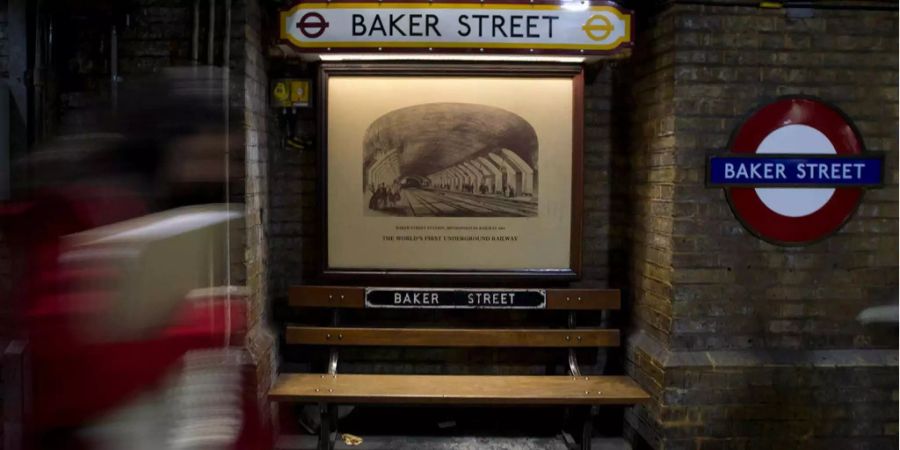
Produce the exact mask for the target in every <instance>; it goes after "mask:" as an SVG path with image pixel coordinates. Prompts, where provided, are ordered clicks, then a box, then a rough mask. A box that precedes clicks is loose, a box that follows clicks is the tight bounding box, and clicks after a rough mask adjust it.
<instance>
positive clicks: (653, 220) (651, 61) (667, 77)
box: [613, 11, 675, 444]
mask: <svg viewBox="0 0 900 450" xmlns="http://www.w3.org/2000/svg"><path fill="white" fill-rule="evenodd" d="M638 17H639V20H640V22H639V23H638V24H637V27H638V32H637V42H636V44H635V52H634V54H633V56H632V58H631V60H630V61H629V63H628V64H626V65H623V67H622V68H621V69H620V70H619V71H617V73H616V86H617V91H616V94H617V95H616V99H617V104H618V106H619V108H618V109H617V112H618V113H619V115H620V116H619V121H620V122H622V125H621V126H620V127H619V128H620V129H621V130H623V132H622V134H623V135H622V136H621V139H619V142H618V145H617V146H616V158H615V164H616V168H617V170H616V173H619V174H624V176H625V179H624V180H622V183H621V184H619V183H617V184H616V185H617V188H616V189H617V196H618V197H619V198H620V199H621V200H620V203H619V205H620V206H618V207H617V208H616V210H615V211H616V214H615V215H614V216H613V217H614V218H615V222H614V224H615V228H616V229H617V230H619V233H620V235H621V236H622V238H623V239H624V240H625V241H626V242H627V243H628V244H627V248H626V249H625V251H624V254H623V257H622V265H623V266H624V269H623V271H624V272H625V273H624V274H623V276H624V278H625V279H624V281H623V284H624V285H625V286H626V287H627V289H626V290H625V291H624V292H625V296H624V298H625V301H624V302H623V303H624V304H625V306H626V310H627V311H628V312H629V315H628V316H629V317H628V320H629V322H630V327H629V329H630V330H631V331H633V333H632V334H631V335H630V336H629V337H628V338H627V339H626V342H625V343H626V345H628V354H627V360H626V369H627V371H628V373H629V374H630V375H631V376H632V377H633V378H634V379H636V380H637V381H638V382H639V383H640V384H641V385H642V386H643V387H644V388H645V389H646V390H647V391H648V392H649V393H650V394H651V395H652V396H653V399H654V400H653V401H652V402H650V403H649V404H648V405H647V406H646V407H641V408H638V409H632V410H630V411H628V413H627V415H626V418H627V419H628V420H629V421H630V422H631V424H632V426H635V427H638V428H639V429H641V431H642V432H644V438H645V439H646V440H648V441H650V442H651V443H653V444H657V440H656V439H655V437H654V436H650V433H651V432H653V431H655V429H654V428H653V427H652V426H640V424H643V423H644V422H648V421H649V422H650V423H653V422H654V420H655V419H654V418H655V417H657V416H658V415H659V414H660V404H661V400H660V397H661V396H662V389H663V386H664V383H665V382H664V380H663V376H664V373H663V370H662V368H661V367H660V365H659V362H658V361H655V360H654V359H653V358H652V357H650V356H649V355H647V354H646V351H645V349H643V348H641V347H639V346H635V345H632V343H631V342H630V340H631V339H630V337H631V336H634V335H635V334H636V333H641V334H642V335H643V334H646V335H648V336H650V337H651V339H652V340H653V341H654V342H659V343H660V345H666V344H667V343H668V340H669V334H670V329H671V316H672V312H671V311H672V305H671V298H672V286H671V281H672V263H671V261H672V225H671V219H670V217H671V215H672V199H673V197H674V181H675V180H674V170H675V167H674V166H675V117H674V77H673V74H674V68H673V67H672V59H673V57H672V54H673V52H674V39H673V37H674V33H675V27H674V15H673V14H672V12H671V11H666V12H664V13H662V14H659V15H657V16H652V15H648V14H641V15H639V16H638Z"/></svg>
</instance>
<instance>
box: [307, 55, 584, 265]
mask: <svg viewBox="0 0 900 450" xmlns="http://www.w3.org/2000/svg"><path fill="white" fill-rule="evenodd" d="M319 81H320V89H319V91H320V96H321V97H320V102H319V105H320V114H321V117H320V124H321V126H322V130H321V134H320V136H321V142H322V148H321V152H322V153H321V165H322V176H321V181H322V193H323V207H324V214H323V220H324V226H323V230H324V239H323V247H324V248H323V271H322V272H323V275H324V276H325V277H326V278H341V277H346V278H348V279H353V280H359V279H360V278H361V277H363V278H368V279H385V280H388V279H391V280H396V279H397V278H403V279H415V278H420V279H425V278H424V277H427V279H428V280H429V281H435V280H441V279H458V278H463V277H464V278H466V279H479V278H481V279H485V280H487V279H489V280H497V278H498V277H500V278H519V279H523V280H525V279H557V280H565V279H574V278H577V277H578V276H579V271H580V266H581V248H580V244H581V226H582V225H581V220H582V122H583V115H582V107H583V106H582V91H583V74H582V72H581V68H580V67H579V66H575V65H562V64H557V65H534V64H527V65H524V64H523V65H518V64H504V65H498V64H492V65H486V64H446V63H443V64H425V63H420V64H399V63H381V64H361V63H354V64H343V63H342V64H323V65H322V66H321V69H320V80H319Z"/></svg>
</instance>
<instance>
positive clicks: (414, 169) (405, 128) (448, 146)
mask: <svg viewBox="0 0 900 450" xmlns="http://www.w3.org/2000/svg"><path fill="white" fill-rule="evenodd" d="M523 95H524V93H523ZM537 147H538V141H537V134H536V133H535V131H534V128H533V127H532V126H531V124H529V123H528V121H526V120H525V119H524V118H522V117H521V116H519V115H517V114H515V113H512V112H510V111H507V110H505V109H502V108H497V107H494V106H487V105H479V104H472V103H426V104H421V105H415V106H409V107H406V108H401V109H396V110H394V111H391V112H389V113H387V114H385V115H383V116H381V117H379V118H378V119H376V120H375V121H374V122H372V124H371V125H369V128H368V129H367V130H366V133H365V136H364V137H363V158H364V166H366V167H368V166H369V164H370V163H371V160H372V158H374V157H375V155H376V154H378V153H380V152H384V151H390V150H392V149H397V150H398V156H399V162H400V174H401V176H428V175H431V174H433V173H435V172H438V171H440V170H442V169H445V168H447V167H451V166H453V165H455V164H458V163H461V162H463V161H465V160H468V159H471V158H474V157H476V155H478V154H487V153H489V152H492V151H496V150H499V149H502V148H506V149H509V150H511V151H512V152H514V153H516V154H517V155H519V157H521V158H522V159H523V160H524V161H526V162H527V163H529V164H530V165H531V167H537Z"/></svg>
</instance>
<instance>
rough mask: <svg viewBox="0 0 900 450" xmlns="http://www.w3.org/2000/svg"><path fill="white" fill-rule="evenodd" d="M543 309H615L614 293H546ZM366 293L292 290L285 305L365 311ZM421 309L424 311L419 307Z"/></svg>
mask: <svg viewBox="0 0 900 450" xmlns="http://www.w3.org/2000/svg"><path fill="white" fill-rule="evenodd" d="M546 293H547V309H554V310H595V311H596V310H604V309H619V308H620V307H621V297H620V293H619V290H618V289H547V290H546ZM365 297H366V290H365V288H362V287H350V286H292V287H291V288H290V292H289V294H288V303H289V304H290V305H291V306H295V307H301V308H365V307H366V300H365ZM423 308H425V307H423Z"/></svg>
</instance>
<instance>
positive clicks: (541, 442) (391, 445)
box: [275, 436, 631, 450]
mask: <svg viewBox="0 0 900 450" xmlns="http://www.w3.org/2000/svg"><path fill="white" fill-rule="evenodd" d="M360 437H361V438H363V442H362V444H360V445H357V446H349V445H346V444H344V442H343V441H341V440H340V439H338V442H337V444H336V445H335V450H567V449H566V446H565V444H564V443H563V440H562V439H561V438H509V437H427V436H374V437H372V436H360ZM591 444H592V448H593V449H594V450H631V446H630V445H628V443H627V442H625V440H624V439H621V438H600V439H594V440H593V442H592V443H591ZM275 448H276V450H315V449H316V437H315V436H283V437H282V438H281V439H279V441H278V445H277V446H276V447H275Z"/></svg>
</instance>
